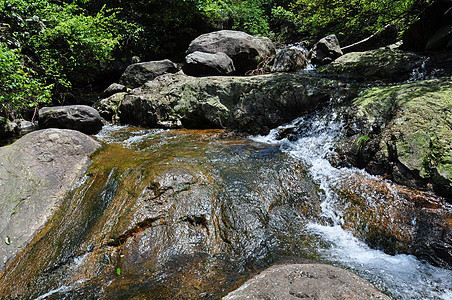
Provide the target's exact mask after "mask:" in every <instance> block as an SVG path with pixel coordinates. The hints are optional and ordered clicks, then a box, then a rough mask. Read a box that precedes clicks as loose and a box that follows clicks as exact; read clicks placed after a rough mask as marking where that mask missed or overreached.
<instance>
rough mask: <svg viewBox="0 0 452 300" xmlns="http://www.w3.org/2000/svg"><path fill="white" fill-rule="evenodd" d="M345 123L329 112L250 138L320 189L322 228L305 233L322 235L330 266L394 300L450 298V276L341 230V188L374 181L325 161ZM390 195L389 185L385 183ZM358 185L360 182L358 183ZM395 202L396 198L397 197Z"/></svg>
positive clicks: (368, 193) (317, 225) (370, 195)
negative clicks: (289, 160) (292, 163)
mask: <svg viewBox="0 0 452 300" xmlns="http://www.w3.org/2000/svg"><path fill="white" fill-rule="evenodd" d="M288 128H296V129H292V131H294V132H296V133H297V135H298V139H297V140H296V141H289V140H288V139H287V138H284V139H280V140H278V138H279V133H280V132H281V131H284V130H287V129H288ZM342 128H343V122H342V121H341V119H340V117H338V114H337V113H336V112H335V111H334V110H332V109H331V108H327V109H326V110H324V111H323V112H320V113H318V114H316V115H313V116H305V117H302V118H299V119H297V120H295V121H293V122H292V123H291V124H287V125H284V126H281V127H279V128H276V129H274V130H272V131H271V132H270V133H269V134H268V135H267V136H257V137H252V139H253V140H254V141H257V142H261V143H267V144H278V145H280V149H281V151H283V152H286V153H288V154H289V155H291V156H292V157H295V158H297V159H298V160H300V161H301V162H302V163H303V164H304V165H305V167H306V169H307V170H308V172H309V174H310V176H311V177H312V179H313V181H314V182H315V183H316V184H317V185H318V186H319V196H320V197H321V198H322V201H323V202H322V204H321V208H322V216H323V217H324V220H322V221H323V222H322V224H320V223H309V224H308V225H307V229H308V230H309V231H310V232H311V233H313V234H314V235H317V236H320V237H321V238H322V239H323V240H325V241H326V242H327V243H328V244H329V246H330V247H329V248H328V249H324V250H322V251H321V252H322V254H323V256H324V257H325V258H326V259H327V260H330V261H331V262H337V263H340V264H341V265H342V266H344V267H346V268H350V269H352V270H354V271H355V272H356V273H358V274H359V275H361V276H362V277H364V278H366V279H368V280H370V281H371V282H372V283H374V284H375V285H376V286H377V287H378V288H379V289H381V290H382V291H384V292H387V293H389V294H390V295H391V296H393V297H395V298H396V299H444V300H446V299H452V271H449V270H445V269H441V268H436V267H433V266H431V265H430V264H428V263H423V262H421V261H419V260H418V259H416V258H415V257H414V256H410V255H403V254H402V255H395V256H392V255H388V254H385V253H384V252H382V251H379V250H374V249H371V248H369V247H368V246H367V245H366V244H364V243H363V242H361V241H359V240H358V239H357V238H355V237H354V236H353V235H352V234H351V233H350V232H348V231H346V230H344V229H343V228H342V226H341V225H343V222H344V220H343V212H342V211H341V209H340V207H341V202H343V201H342V199H340V196H339V195H338V194H337V190H338V188H340V184H341V183H343V182H344V181H348V180H354V179H353V178H356V177H357V176H356V175H359V176H358V178H362V177H363V176H364V177H366V178H369V179H370V180H375V179H377V178H376V176H371V175H369V174H367V173H366V172H365V171H363V170H358V169H355V168H351V169H349V168H336V167H334V166H332V165H331V164H330V162H329V160H328V158H330V157H331V156H332V155H334V150H333V149H334V144H335V142H336V141H337V140H338V138H339V137H340V136H341V134H342ZM378 180H380V181H382V182H383V184H384V185H387V186H388V190H391V189H393V184H392V183H390V182H385V181H383V180H382V179H381V178H378ZM356 185H357V186H359V185H360V183H359V182H358V183H356ZM361 193H362V194H363V195H364V197H367V198H368V199H369V201H370V200H371V199H372V198H378V197H379V195H376V194H375V192H374V191H371V190H369V191H365V190H364V191H361ZM394 197H397V195H395V196H394Z"/></svg>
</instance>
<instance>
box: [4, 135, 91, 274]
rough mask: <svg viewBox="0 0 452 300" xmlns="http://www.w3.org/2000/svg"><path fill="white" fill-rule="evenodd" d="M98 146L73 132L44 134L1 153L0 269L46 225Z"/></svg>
mask: <svg viewBox="0 0 452 300" xmlns="http://www.w3.org/2000/svg"><path fill="white" fill-rule="evenodd" d="M98 147H99V143H98V142H96V141H95V140H93V139H92V138H91V137H89V136H87V135H85V134H83V133H80V132H78V131H75V130H67V129H45V130H38V131H35V132H32V133H29V134H27V135H25V136H24V137H22V138H21V139H19V140H18V141H17V142H15V143H14V144H12V145H9V146H5V147H1V148H0V195H2V197H1V198H0V239H1V241H0V270H1V269H2V268H3V266H4V265H5V263H6V262H7V261H8V260H9V259H11V258H13V257H14V256H15V255H16V254H17V253H18V251H20V250H21V249H22V248H24V247H25V246H26V245H27V244H28V242H29V241H30V240H31V238H32V237H33V236H34V234H35V232H36V231H37V230H38V229H39V228H41V227H42V226H43V225H44V224H45V223H46V222H47V220H48V219H49V218H50V216H51V215H52V213H53V211H54V210H55V208H56V207H57V206H58V204H59V203H60V202H61V200H62V199H63V196H64V195H65V194H66V192H67V191H68V190H69V188H70V186H71V184H72V183H73V182H74V181H75V180H76V178H78V176H79V175H80V171H81V169H83V168H84V167H86V165H87V164H88V162H89V157H88V156H89V155H90V154H91V153H93V152H94V151H95V150H96V149H97V148H98Z"/></svg>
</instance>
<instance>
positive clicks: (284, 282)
mask: <svg viewBox="0 0 452 300" xmlns="http://www.w3.org/2000/svg"><path fill="white" fill-rule="evenodd" d="M300 298H301V299H322V300H335V299H337V300H342V299H356V300H358V299H362V300H367V299H386V300H389V299H391V298H390V297H388V296H386V295H385V294H383V293H382V292H380V291H379V290H378V289H377V288H376V287H375V286H374V285H373V284H371V283H370V282H369V281H367V280H365V279H363V278H361V277H359V276H357V275H355V274H353V273H352V272H350V271H346V270H343V269H340V268H338V267H333V266H330V265H323V264H291V265H276V266H272V267H270V268H268V269H266V270H264V271H262V272H261V273H260V274H259V275H257V276H255V277H253V278H251V279H249V280H248V281H246V282H245V283H244V284H243V285H242V286H241V287H239V288H238V289H237V290H235V291H233V292H231V293H229V294H228V295H227V296H225V297H223V298H222V299H223V300H234V299H256V300H257V299H262V300H263V299H288V300H289V299H294V300H295V299H300Z"/></svg>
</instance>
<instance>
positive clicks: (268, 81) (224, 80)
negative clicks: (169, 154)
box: [120, 73, 345, 134]
mask: <svg viewBox="0 0 452 300" xmlns="http://www.w3.org/2000/svg"><path fill="white" fill-rule="evenodd" d="M344 87H345V86H344V85H343V84H341V83H339V82H336V81H333V80H323V79H317V78H310V77H308V76H303V75H302V74H283V73H279V74H271V75H262V76H253V77H203V78H199V77H190V76H185V75H180V74H177V75H163V76H161V77H158V78H157V79H155V80H153V81H151V82H148V83H146V84H145V85H143V86H142V87H141V88H139V89H135V90H132V91H131V92H130V93H128V94H127V95H125V97H124V100H123V101H122V103H121V106H120V117H121V122H123V123H126V124H134V125H143V126H148V127H161V125H162V124H176V123H178V122H180V123H181V125H182V126H184V127H187V128H228V129H233V130H238V131H241V132H246V133H250V134H259V133H267V132H268V131H269V130H270V129H272V128H274V127H276V126H278V125H281V124H283V123H286V122H289V121H291V120H293V119H294V118H296V117H298V116H300V115H301V114H303V113H306V112H310V111H313V110H315V109H316V108H319V107H321V106H322V105H324V104H326V103H327V102H328V101H329V100H330V99H331V98H332V97H333V96H334V95H336V93H338V94H340V91H341V89H343V88H344ZM170 127H173V126H170Z"/></svg>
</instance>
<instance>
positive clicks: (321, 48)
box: [309, 34, 342, 65]
mask: <svg viewBox="0 0 452 300" xmlns="http://www.w3.org/2000/svg"><path fill="white" fill-rule="evenodd" d="M341 55H342V50H341V46H340V45H339V40H338V39H337V37H336V35H334V34H331V35H329V36H326V37H324V38H322V39H321V40H320V41H318V42H317V43H316V44H314V46H313V47H312V49H311V51H310V52H309V58H310V59H311V62H312V63H313V64H315V65H326V64H329V63H330V62H332V61H333V60H335V59H336V58H338V57H340V56H341Z"/></svg>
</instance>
